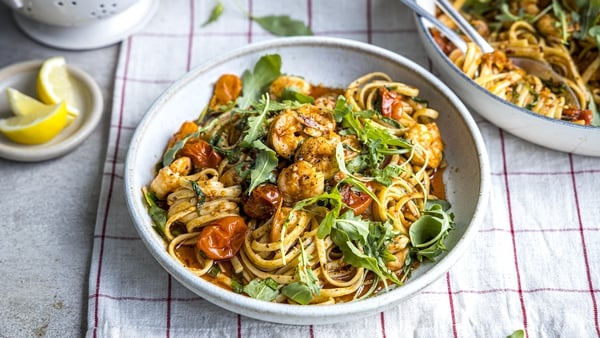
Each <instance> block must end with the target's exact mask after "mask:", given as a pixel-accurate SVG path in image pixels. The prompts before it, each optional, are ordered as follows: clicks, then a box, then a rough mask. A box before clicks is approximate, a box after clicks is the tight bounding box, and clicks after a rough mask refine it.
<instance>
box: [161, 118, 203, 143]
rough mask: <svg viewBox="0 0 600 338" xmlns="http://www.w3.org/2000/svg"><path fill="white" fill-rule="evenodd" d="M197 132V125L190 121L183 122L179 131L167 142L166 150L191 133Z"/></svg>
mask: <svg viewBox="0 0 600 338" xmlns="http://www.w3.org/2000/svg"><path fill="white" fill-rule="evenodd" d="M197 130H198V125H197V124H196V123H194V122H192V121H185V122H183V124H182V125H181V127H179V130H178V131H177V132H176V133H175V134H173V137H171V139H170V140H169V144H168V146H167V147H168V148H171V147H172V146H173V145H175V143H177V142H179V141H181V140H183V139H184V138H185V137H186V136H188V135H189V134H191V133H195V132H196V131H197Z"/></svg>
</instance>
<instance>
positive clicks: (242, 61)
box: [125, 37, 490, 324]
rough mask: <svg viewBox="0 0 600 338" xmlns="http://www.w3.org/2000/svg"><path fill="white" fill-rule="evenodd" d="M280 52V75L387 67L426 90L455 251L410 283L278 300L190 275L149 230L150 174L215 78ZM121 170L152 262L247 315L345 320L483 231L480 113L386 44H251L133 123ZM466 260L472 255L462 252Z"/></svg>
mask: <svg viewBox="0 0 600 338" xmlns="http://www.w3.org/2000/svg"><path fill="white" fill-rule="evenodd" d="M271 53H278V54H280V55H281V57H282V62H283V64H282V72H283V73H289V74H296V75H302V76H304V77H306V79H309V81H310V82H312V83H322V84H324V85H327V86H333V87H345V86H347V85H348V84H349V83H350V82H351V81H352V80H354V79H355V78H358V77H359V76H361V75H364V74H365V73H368V72H373V71H383V72H386V73H388V74H390V75H391V76H392V78H393V79H395V80H398V81H403V82H406V83H408V84H410V85H413V86H416V87H417V88H420V94H419V95H420V96H421V97H423V98H427V99H428V100H429V102H430V103H431V106H432V107H437V108H439V109H440V113H441V114H440V118H439V120H438V125H439V128H440V130H441V133H442V138H443V140H444V141H445V143H446V149H447V151H446V157H447V160H448V163H449V167H448V168H447V169H446V170H445V171H444V179H445V182H446V183H445V186H446V190H447V198H448V200H449V201H450V202H451V203H452V209H453V212H454V214H455V215H456V223H457V227H456V230H454V231H452V232H451V234H450V236H449V238H448V241H447V242H446V243H447V245H448V248H449V251H448V253H447V254H445V255H444V256H443V257H441V259H439V260H438V261H437V262H436V263H431V264H429V263H427V264H423V265H422V266H421V267H419V269H417V270H416V271H415V273H414V275H413V276H412V278H411V279H410V280H409V281H408V283H406V285H404V286H402V287H400V288H398V289H395V290H393V291H391V292H388V293H384V294H381V295H378V296H376V297H372V298H369V299H366V300H361V301H356V302H351V303H346V304H336V305H328V306H319V307H318V311H316V308H315V307H314V306H300V305H287V304H274V303H270V302H265V301H260V300H256V299H252V298H249V297H246V296H242V295H239V294H236V293H233V292H230V291H226V290H224V289H222V288H220V287H218V286H215V285H213V284H211V283H209V282H206V281H204V280H203V279H201V278H199V277H196V276H195V275H193V274H192V273H190V272H188V271H187V270H186V269H185V268H184V267H183V266H182V265H180V264H179V263H177V262H175V261H174V260H173V259H172V258H171V257H170V256H169V255H168V254H167V251H166V249H165V243H164V242H163V240H162V239H161V237H160V236H159V235H158V234H157V233H156V232H155V231H154V230H153V229H152V226H151V220H150V217H149V216H148V213H147V209H146V206H145V204H144V202H143V197H142V193H141V191H142V187H143V186H145V185H148V184H149V182H150V181H151V180H152V178H153V175H154V168H155V164H156V163H157V162H158V161H159V159H160V158H161V157H162V151H163V149H164V147H165V145H166V143H167V142H168V140H169V138H170V137H171V135H172V134H173V132H175V131H176V130H178V128H179V126H180V124H181V123H182V121H184V120H186V119H194V118H196V117H197V114H198V112H199V111H200V110H201V109H202V108H203V107H204V106H205V105H206V103H207V102H208V100H209V98H210V96H211V94H212V89H213V84H214V82H215V81H216V80H217V78H218V77H219V76H220V75H222V74H224V73H234V74H240V75H241V74H242V73H243V71H244V70H246V69H252V67H253V66H254V64H255V63H256V61H257V60H258V59H259V58H260V57H261V56H263V55H265V54H271ZM132 140H133V141H132V143H131V145H130V149H129V152H128V154H127V159H126V168H125V193H126V197H127V204H128V208H129V211H130V213H131V217H132V219H133V221H134V224H135V227H136V229H137V231H138V232H139V235H140V236H141V238H142V240H143V242H144V243H145V244H146V246H147V247H148V250H149V251H150V252H151V253H152V255H154V257H155V258H156V260H157V261H158V262H159V263H160V264H161V265H162V266H163V267H164V268H165V269H166V270H167V271H168V272H169V273H170V274H171V275H172V276H173V277H175V278H176V279H177V280H178V281H179V282H181V283H182V284H183V285H185V286H186V287H187V288H189V289H190V290H192V291H193V292H195V293H197V294H198V295H200V296H202V297H203V298H204V299H206V300H208V301H210V302H212V303H214V304H216V305H219V306H221V307H223V308H225V309H228V310H230V311H233V312H237V313H240V314H242V315H246V316H249V317H253V318H257V319H261V320H266V321H272V322H278V323H289V324H323V323H334V322H340V321H349V320H352V319H355V318H357V317H361V316H367V315H371V314H375V313H377V312H379V311H382V310H385V309H387V308H390V307H392V306H395V305H397V304H398V303H400V302H402V301H403V300H405V299H407V298H409V297H411V296H413V295H414V294H416V293H417V292H419V290H421V289H422V288H424V287H425V286H427V285H429V284H430V283H431V282H433V281H435V280H436V279H438V278H439V277H441V276H442V275H443V274H444V273H445V272H446V271H447V270H448V269H450V267H451V266H452V265H453V264H454V263H455V262H456V261H457V260H458V259H459V257H460V256H461V255H462V254H463V252H464V251H465V249H466V248H467V246H468V245H469V244H470V242H471V241H472V239H473V237H474V236H475V235H476V233H477V228H478V224H479V223H480V222H481V220H482V217H483V214H484V209H485V207H486V205H487V194H488V190H489V184H490V183H489V180H490V179H489V169H488V159H487V153H486V149H485V146H484V143H483V140H482V137H481V134H480V133H479V130H478V129H477V126H476V124H475V122H474V120H473V119H472V118H471V116H470V114H469V112H468V111H467V109H466V108H465V107H464V105H463V104H462V103H461V101H460V100H459V99H458V98H457V97H456V96H455V95H454V94H453V93H452V92H451V91H450V90H449V89H448V87H446V86H445V85H444V84H443V83H442V82H441V81H440V80H438V79H437V78H436V77H435V76H433V75H432V74H430V73H429V72H427V71H426V70H425V69H423V68H421V67H420V66H418V65H417V64H415V63H413V62H412V61H409V60H408V59H406V58H404V57H402V56H400V55H398V54H395V53H392V52H390V51H387V50H384V49H381V48H378V47H375V46H372V45H368V44H364V43H360V42H355V41H349V40H342V39H334V38H318V37H298V38H283V39H277V40H273V41H267V42H263V43H258V44H254V45H249V46H247V47H245V48H243V49H240V50H237V51H235V52H233V53H231V54H229V55H226V56H223V57H220V58H218V59H216V60H213V61H211V62H209V63H207V64H205V65H203V66H201V67H198V68H196V69H194V70H192V71H191V72H189V73H188V74H186V75H185V76H184V77H183V78H182V79H180V80H179V81H177V82H176V83H175V84H173V85H172V86H171V87H170V88H169V89H168V90H167V91H166V92H164V93H163V94H162V95H161V96H160V97H159V98H158V100H156V101H155V102H154V103H153V105H152V106H151V107H150V109H149V111H148V112H147V113H146V115H145V117H144V118H143V119H142V121H141V122H140V124H139V126H138V127H137V129H136V131H135V134H134V136H133V138H132ZM466 259H468V257H466Z"/></svg>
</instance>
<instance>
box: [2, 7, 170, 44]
mask: <svg viewBox="0 0 600 338" xmlns="http://www.w3.org/2000/svg"><path fill="white" fill-rule="evenodd" d="M2 1H4V2H5V3H6V4H8V5H9V6H10V7H11V8H12V9H13V13H14V17H15V21H16V22H17V25H18V26H19V27H20V28H21V29H22V30H23V31H24V32H25V33H26V34H27V35H29V36H30V37H32V38H33V39H35V40H37V41H39V42H42V43H44V44H46V45H49V46H52V47H58V48H63V49H92V48H98V47H104V46H107V45H110V44H113V43H115V42H118V41H120V40H122V39H123V38H125V37H127V36H129V35H130V34H132V33H134V32H135V31H137V30H138V29H139V28H141V27H142V26H143V25H145V24H146V23H147V22H148V21H149V20H150V19H151V18H152V16H153V15H154V13H155V12H156V10H157V8H158V2H159V0H108V1H106V0H100V1H95V0H2Z"/></svg>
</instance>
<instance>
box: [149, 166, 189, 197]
mask: <svg viewBox="0 0 600 338" xmlns="http://www.w3.org/2000/svg"><path fill="white" fill-rule="evenodd" d="M191 170H192V160H191V159H190V158H189V157H187V156H183V157H180V158H178V159H176V160H175V161H173V163H171V164H170V165H169V166H167V167H163V168H162V169H160V170H159V171H158V174H157V175H156V177H155V178H154V179H153V180H152V183H150V190H152V191H153V192H154V193H155V194H156V197H158V198H159V199H164V198H165V197H166V196H167V195H168V194H169V193H171V192H173V191H175V190H176V189H177V188H179V187H180V186H181V183H180V181H179V178H180V177H181V176H185V175H188V174H189V173H190V171H191Z"/></svg>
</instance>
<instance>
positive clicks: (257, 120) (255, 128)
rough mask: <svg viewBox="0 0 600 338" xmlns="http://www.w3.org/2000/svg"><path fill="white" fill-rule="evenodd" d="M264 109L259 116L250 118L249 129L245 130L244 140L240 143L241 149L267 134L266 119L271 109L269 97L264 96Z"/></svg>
mask: <svg viewBox="0 0 600 338" xmlns="http://www.w3.org/2000/svg"><path fill="white" fill-rule="evenodd" d="M263 98H264V102H265V103H264V108H263V109H262V112H261V113H260V114H259V115H258V116H250V117H248V128H246V130H244V138H243V139H242V141H241V142H240V147H248V146H250V145H251V144H252V142H254V141H255V140H256V139H258V138H259V137H261V136H263V134H264V133H265V128H264V124H265V118H266V116H267V111H268V107H269V95H263Z"/></svg>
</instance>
